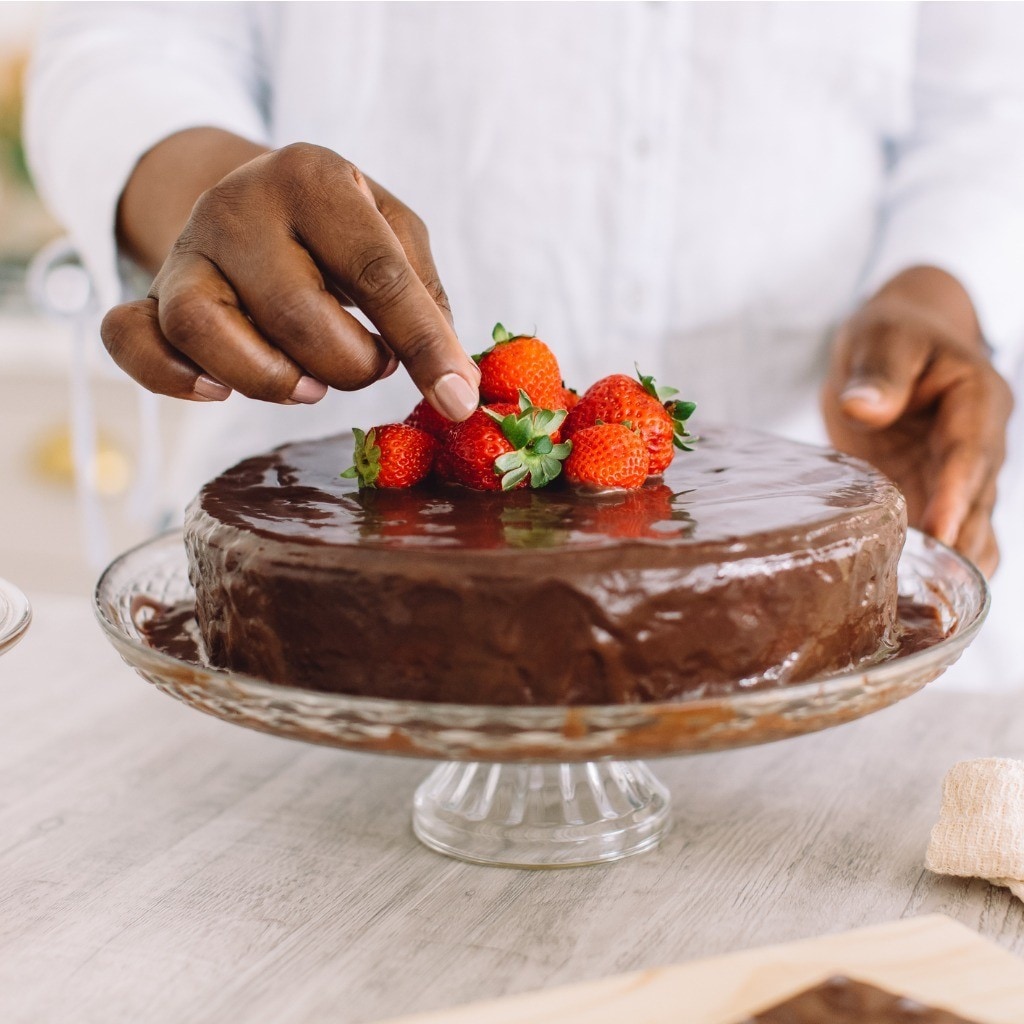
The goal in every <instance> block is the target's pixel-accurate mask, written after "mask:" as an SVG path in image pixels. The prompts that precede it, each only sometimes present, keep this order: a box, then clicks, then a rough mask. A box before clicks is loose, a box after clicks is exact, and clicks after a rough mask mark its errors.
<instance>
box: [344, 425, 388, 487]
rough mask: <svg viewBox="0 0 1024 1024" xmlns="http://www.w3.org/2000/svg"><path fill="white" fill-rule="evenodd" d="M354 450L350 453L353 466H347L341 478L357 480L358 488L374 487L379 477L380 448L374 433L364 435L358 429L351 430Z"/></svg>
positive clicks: (372, 431)
mask: <svg viewBox="0 0 1024 1024" xmlns="http://www.w3.org/2000/svg"><path fill="white" fill-rule="evenodd" d="M352 437H353V438H354V439H355V448H354V450H353V452H352V455H353V463H354V465H352V466H349V468H348V469H346V470H345V472H344V473H342V474H341V476H342V477H343V478H345V479H348V480H351V479H358V480H359V486H360V487H375V486H376V483H377V477H379V476H380V446H379V445H377V444H376V443H375V442H376V440H377V434H376V431H374V430H371V431H369V433H364V432H363V431H362V430H360V429H359V428H358V427H353V428H352Z"/></svg>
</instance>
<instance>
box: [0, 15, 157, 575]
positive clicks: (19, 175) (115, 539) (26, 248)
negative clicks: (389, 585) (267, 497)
mask: <svg viewBox="0 0 1024 1024" xmlns="http://www.w3.org/2000/svg"><path fill="white" fill-rule="evenodd" d="M46 6H47V5H46V4H45V3H31V2H20V3H19V2H15V3H0V433H2V435H3V439H4V443H3V444H2V445H0V481H2V483H0V494H2V495H3V500H2V502H0V577H3V578H5V579H9V580H11V581H12V582H15V583H16V584H17V585H18V586H20V587H21V588H22V589H23V590H25V591H27V592H28V593H30V594H31V592H32V591H38V590H46V591H51V592H59V593H79V594H86V593H88V592H89V591H90V590H91V588H92V585H93V583H94V582H95V579H96V575H97V571H96V568H95V566H94V565H91V564H90V561H93V562H95V561H97V560H98V559H100V558H103V557H104V556H105V555H107V554H110V553H113V552H116V551H118V550H121V549H123V548H124V547H126V546H128V545H130V544H132V543H135V542H136V541H138V540H141V539H142V538H143V537H144V536H146V535H148V534H150V533H152V532H153V523H152V520H151V519H150V518H149V517H148V513H149V509H148V507H147V502H146V500H145V495H144V494H141V493H140V487H141V486H145V481H143V480H140V478H139V476H138V472H137V470H138V465H139V463H138V460H137V451H136V444H137V441H138V438H139V434H140V431H139V421H140V416H139V405H138V401H139V399H138V393H137V392H138V389H137V388H136V386H135V385H134V384H133V383H132V382H130V381H129V380H127V379H126V378H125V377H124V375H123V374H121V373H119V372H115V371H114V369H112V368H111V367H110V366H109V365H107V364H106V363H105V361H104V359H103V358H102V357H101V355H100V352H99V350H98V343H97V340H96V339H97V335H96V323H95V319H94V318H93V319H89V318H86V319H84V320H83V319H82V318H81V317H80V316H76V315H75V311H76V310H77V309H80V308H81V307H82V305H84V304H85V302H86V301H87V298H88V282H87V279H86V278H85V277H84V274H82V273H80V272H78V270H77V268H76V267H74V266H68V265H62V264H63V262H64V261H62V259H61V258H60V253H61V248H62V247H61V245H60V241H59V240H60V229H59V227H58V226H57V225H56V224H55V223H54V222H53V221H52V219H51V218H50V217H49V215H48V214H47V213H46V211H45V209H44V208H43V206H42V204H41V203H40V202H39V200H38V198H37V196H36V195H35V193H34V191H33V189H32V185H31V183H30V181H29V177H28V172H27V170H26V168H25V160H24V153H23V150H22V145H21V105H22V80H23V77H24V71H25V68H26V65H27V63H28V60H29V55H30V52H31V47H32V43H33V39H34V38H35V35H36V34H37V32H38V31H39V30H40V28H41V27H42V25H43V24H44V22H45V17H46ZM33 286H34V287H33ZM55 312H56V313H58V314H59V313H61V312H63V313H64V315H54V314H55ZM79 336H80V337H79ZM76 346H77V347H76ZM76 359H79V360H80V361H81V363H80V365H81V369H82V371H84V372H82V373H80V377H86V376H87V377H88V380H89V385H90V387H89V388H88V395H87V398H86V407H85V408H83V407H82V400H83V397H86V396H85V389H84V388H80V389H79V391H78V392H77V393H75V392H74V390H73V389H74V385H73V381H74V377H75V375H74V374H73V372H72V369H73V366H74V365H75V360H76ZM151 403H152V406H153V408H150V409H149V410H148V415H149V416H150V417H151V418H152V417H153V416H154V415H155V414H156V415H158V417H159V424H160V427H159V429H161V430H162V431H164V432H166V433H172V432H173V431H174V429H175V409H174V408H173V406H174V403H171V402H160V401H159V400H156V399H151ZM90 406H91V408H89V407H90ZM157 406H159V409H158V410H157V408H156V407H157ZM90 414H91V415H90ZM74 415H79V416H83V415H84V416H85V417H86V422H88V421H89V420H90V419H91V420H92V421H93V423H94V430H93V431H92V433H93V434H94V443H92V444H89V445H88V450H83V451H80V452H79V459H80V461H82V462H87V463H88V466H87V471H88V472H89V473H91V474H92V478H93V481H94V485H95V487H94V489H95V491H96V492H98V495H99V496H98V497H97V498H96V499H95V506H94V507H86V508H83V507H82V501H81V495H78V494H76V489H75V474H74V459H73V453H72V443H71V438H72V431H71V421H72V417H73V416H74ZM90 555H91V558H90Z"/></svg>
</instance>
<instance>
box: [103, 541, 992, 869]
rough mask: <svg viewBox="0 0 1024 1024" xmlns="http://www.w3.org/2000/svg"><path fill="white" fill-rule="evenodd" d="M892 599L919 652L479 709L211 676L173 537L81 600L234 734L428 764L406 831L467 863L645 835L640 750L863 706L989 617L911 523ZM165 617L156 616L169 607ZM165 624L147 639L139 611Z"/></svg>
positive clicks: (712, 740) (541, 856)
mask: <svg viewBox="0 0 1024 1024" xmlns="http://www.w3.org/2000/svg"><path fill="white" fill-rule="evenodd" d="M899 580H900V593H901V594H902V595H906V596H908V597H910V598H911V599H912V600H913V601H915V602H917V603H918V604H921V605H925V606H927V607H928V608H931V609H934V615H935V617H937V618H938V620H939V622H940V623H941V633H942V634H944V635H942V636H941V637H939V636H935V637H933V638H932V639H931V640H929V641H927V642H926V643H924V644H923V645H922V646H921V649H919V650H915V651H912V652H910V653H904V654H902V655H901V656H897V657H893V658H892V659H890V660H886V661H882V662H880V663H876V664H870V665H863V666H859V667H858V668H857V669H856V670H852V671H849V672H845V673H842V674H839V675H834V676H830V677H828V678H822V679H819V680H815V681H812V682H808V683H801V684H798V685H793V686H787V687H783V688H776V689H764V690H740V691H737V692H735V693H732V694H730V695H728V696H720V697H710V698H701V699H693V700H678V701H673V702H666V703H658V704H623V705H610V706H586V707H496V706H471V705H459V704H444V703H427V702H417V701H398V700H381V699H376V698H369V697H351V696H346V695H343V694H335V693H322V692H318V691H312V690H304V689H298V688H293V687H287V686H279V685H275V684H271V683H267V682H264V681H262V680H259V679H255V678H252V677H249V676H243V675H238V674H235V673H231V672H226V671H222V670H219V669H215V668H211V667H210V666H209V665H208V664H207V663H206V662H205V660H204V658H203V656H202V654H201V650H200V648H199V646H198V645H197V639H198V631H197V629H196V626H195V620H194V618H192V617H191V610H192V605H191V602H192V600H193V591H192V588H191V586H190V585H189V582H188V573H187V564H186V557H185V551H184V547H183V543H182V537H181V534H180V533H178V532H175V533H169V534H164V535H162V536H160V537H157V538H155V539H154V540H151V541H149V542H147V543H145V544H143V545H141V546H139V547H137V548H134V549H133V550H131V551H128V552H127V553H125V554H123V555H122V556H121V557H119V558H118V559H116V560H115V561H114V562H113V563H112V564H111V565H110V566H109V567H108V569H107V570H106V572H104V574H103V576H102V577H101V578H100V581H99V583H98V584H97V587H96V594H95V610H96V614H97V616H98V618H99V621H100V624H101V625H102V627H103V629H104V631H105V632H106V634H107V637H108V638H109V639H110V641H111V643H113V645H114V646H115V647H116V648H117V650H118V652H119V653H120V654H121V657H122V658H123V659H124V660H125V661H126V662H127V663H128V664H129V665H131V666H132V668H134V669H135V670H136V671H137V672H138V673H139V674H140V675H141V676H143V678H145V679H147V680H149V681H150V682H151V683H153V684H155V685H156V686H157V687H158V688H159V689H161V690H163V691H164V693H167V694H169V695H170V696H172V697H175V698H177V699H178V700H181V701H183V702H184V703H186V704H189V705H191V706H192V707H194V708H197V709H198V710H200V711H204V712H206V713H207V714H210V715H214V716H216V717H218V718H222V719H224V720H225V721H228V722H233V723H234V724H236V725H243V726H246V727H247V728H250V729H257V730H260V731H262V732H268V733H273V734H275V735H277V736H286V737H289V738H291V739H298V740H304V741H305V742H307V743H319V744H324V745H327V746H335V747H345V748H347V749H349V750H359V751H366V752H370V753H378V754H393V755H399V756H403V757H420V758H427V759H431V760H441V761H443V762H445V763H443V764H441V765H440V766H439V767H437V768H435V769H434V771H433V772H432V773H431V774H430V775H429V776H428V777H427V779H426V780H425V781H424V782H423V783H422V784H421V785H420V787H419V788H418V789H417V790H416V795H415V798H414V803H413V827H414V830H415V832H416V835H417V836H418V837H419V838H420V839H421V840H422V841H423V842H424V843H425V844H426V845H427V846H429V847H431V848H432V849H435V850H438V851H440V852H441V853H445V854H448V855H450V856H453V857H459V858H461V859H464V860H468V861H472V862H475V863H483V864H500V865H509V866H515V867H564V866H569V865H579V864H592V863H598V862H603V861H612V860H618V859H619V858H621V857H626V856H629V855H631V854H636V853H641V852H643V851H644V850H648V849H651V848H653V847H654V846H656V845H657V843H658V841H659V839H660V838H661V836H662V835H663V833H664V832H665V830H666V828H667V826H668V822H669V794H668V792H667V791H666V790H665V788H664V787H663V786H662V785H661V783H660V782H658V780H657V779H656V778H655V777H654V775H653V773H652V772H651V771H650V769H649V768H648V767H647V766H646V765H645V764H644V759H646V758H653V757H669V756H674V755H679V754H696V753H701V752H704V751H714V750H726V749H731V748H733V747H742V746H748V745H751V744H756V743H768V742H770V741H773V740H779V739H785V738H786V737H789V736H797V735H800V734H802V733H808V732H813V731H815V730H818V729H824V728H827V727H828V726H832V725H838V724H840V723H842V722H848V721H851V720H852V719H855V718H859V717H861V716H862V715H867V714H870V713H871V712H873V711H877V710H879V709H880V708H883V707H886V706H888V705H890V704H893V703H894V702H896V701H898V700H901V699H902V698H904V697H907V696H909V695H910V694H912V693H914V692H915V691H917V690H919V689H921V687H923V686H924V685H925V684H926V683H928V682H930V681H931V680H933V679H935V678H936V677H937V676H939V675H940V674H941V673H942V672H943V671H944V670H945V669H946V668H947V667H949V666H950V665H951V664H952V663H953V662H954V661H956V659H957V658H958V657H959V656H960V654H961V653H962V652H963V650H964V649H965V648H966V647H967V645H968V644H969V643H970V642H971V640H972V639H973V638H974V636H975V635H976V634H977V632H978V629H979V628H980V626H981V623H982V621H983V619H984V617H985V615H986V613H987V611H988V603H989V595H988V588H987V586H986V584H985V579H984V577H983V576H982V575H981V574H980V573H979V572H978V570H977V569H975V568H974V566H973V565H971V563H970V562H968V561H966V560H965V559H964V558H962V557H961V556H960V555H958V554H956V553H955V552H954V551H952V550H950V549H949V548H947V547H945V546H944V545H942V544H939V543H938V542H937V541H934V540H931V539H930V538H926V537H924V536H923V535H921V534H920V533H917V532H916V531H911V532H910V535H909V537H908V540H907V545H906V548H905V549H904V552H903V555H902V558H901V561H900V569H899ZM172 608H174V609H176V610H177V615H176V616H171V615H169V610H170V609H172ZM160 615H163V616H164V621H168V622H172V623H174V624H175V625H174V628H173V629H172V630H170V632H169V633H167V632H166V631H165V635H164V636H163V638H162V639H160V640H159V641H154V642H152V643H151V642H149V641H148V640H147V634H146V633H145V632H144V628H143V627H144V626H145V625H146V623H147V621H149V622H150V623H151V629H150V634H151V635H154V634H155V630H154V629H153V628H152V620H153V617H154V616H160Z"/></svg>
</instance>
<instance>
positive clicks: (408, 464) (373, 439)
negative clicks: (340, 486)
mask: <svg viewBox="0 0 1024 1024" xmlns="http://www.w3.org/2000/svg"><path fill="white" fill-rule="evenodd" d="M352 434H353V436H354V437H355V440H356V444H355V452H354V453H353V454H354V463H355V464H354V465H352V466H350V467H349V468H348V469H346V470H345V472H344V473H342V474H341V475H342V476H343V477H346V478H348V479H352V478H356V479H358V480H359V486H360V487H412V486H413V485H414V484H418V483H419V482H420V481H421V480H423V479H424V478H425V477H426V476H427V474H429V473H430V470H431V468H432V467H433V465H434V459H435V457H436V455H437V450H438V442H437V438H435V437H431V436H430V434H428V433H427V432H426V431H425V430H420V429H419V428H418V427H410V426H409V425H408V424H406V423H387V424H385V425H384V426H382V427H373V428H372V429H371V430H368V431H367V432H366V433H363V431H361V430H359V429H353V431H352Z"/></svg>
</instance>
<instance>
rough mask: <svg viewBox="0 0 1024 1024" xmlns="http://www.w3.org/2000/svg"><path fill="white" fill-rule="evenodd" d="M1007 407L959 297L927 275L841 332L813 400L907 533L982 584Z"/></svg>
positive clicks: (894, 290)
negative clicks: (892, 498) (900, 513)
mask: <svg viewBox="0 0 1024 1024" xmlns="http://www.w3.org/2000/svg"><path fill="white" fill-rule="evenodd" d="M1012 408H1013V398H1012V396H1011V392H1010V388H1009V387H1008V385H1007V384H1006V382H1005V381H1004V380H1003V378H1002V377H1001V376H1000V375H999V374H998V373H997V372H996V370H995V369H994V368H993V366H992V363H991V361H990V360H989V356H988V351H987V348H986V346H985V343H984V341H983V340H982V337H981V332H980V330H979V328H978V324H977V320H976V318H975V316H974V310H973V306H972V305H971V303H970V300H969V298H968V297H967V293H966V292H965V291H964V290H963V288H962V286H961V285H960V284H959V283H958V282H957V281H956V280H955V279H953V278H952V277H950V276H949V275H948V274H945V273H944V272H943V271H940V270H936V269H934V268H930V267H918V268H914V269H913V270H910V271H906V272H905V273H903V274H901V275H899V276H898V277H896V278H894V279H893V281H891V282H890V283H889V284H888V285H886V286H885V287H884V288H882V289H881V290H880V291H879V292H878V293H877V294H876V295H875V296H874V297H872V298H871V299H869V300H868V301H867V302H866V303H865V304H864V305H863V306H861V308H860V309H859V310H858V311H857V312H856V313H855V314H854V315H853V316H852V317H850V319H849V320H848V321H847V322H846V323H845V324H844V325H843V326H842V327H841V328H840V330H839V332H838V334H837V336H836V339H835V343H834V346H833V350H832V358H831V366H830V369H829V374H828V378H827V380H826V383H825V387H824V389H823V392H822V409H823V413H824V417H825V424H826V426H827V428H828V432H829V436H830V437H831V439H832V443H833V444H834V445H835V446H836V447H837V448H838V449H840V450H841V451H844V452H847V453H849V454H850V455H855V456H858V457H860V458H862V459H865V460H866V461H868V462H870V463H871V464H872V465H874V466H876V467H877V468H878V469H880V470H881V471H882V472H883V473H885V474H886V475H887V476H888V477H889V478H890V479H891V480H893V481H894V482H895V483H896V484H897V485H898V486H899V488H900V490H902V491H903V494H904V495H905V497H906V499H907V511H908V515H909V519H910V524H911V525H912V526H916V527H918V528H920V529H921V530H924V531H925V532H926V533H930V534H931V535H932V536H934V537H937V538H938V539H939V540H941V541H944V542H945V543H947V544H950V545H952V546H953V547H955V548H957V550H959V551H961V552H962V553H963V554H965V555H966V556H967V557H968V558H970V559H972V560H973V561H974V562H975V563H976V564H977V565H978V567H979V568H980V569H981V570H982V571H983V572H984V573H985V574H986V575H991V574H992V573H993V572H994V571H995V568H996V566H997V564H998V562H999V547H998V545H997V543H996V536H995V533H994V531H993V528H992V510H993V507H994V505H995V500H996V478H997V476H998V474H999V469H1000V467H1001V466H1002V464H1003V458H1004V456H1005V449H1006V425H1007V421H1008V420H1009V417H1010V412H1011V410H1012Z"/></svg>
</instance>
